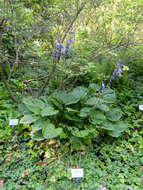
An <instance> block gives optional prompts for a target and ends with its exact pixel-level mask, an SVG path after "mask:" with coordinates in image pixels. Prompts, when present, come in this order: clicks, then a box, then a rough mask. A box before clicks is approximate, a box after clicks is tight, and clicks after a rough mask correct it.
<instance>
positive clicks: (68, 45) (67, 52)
mask: <svg viewBox="0 0 143 190" xmlns="http://www.w3.org/2000/svg"><path fill="white" fill-rule="evenodd" d="M74 34H75V33H74V32H72V33H71V36H70V38H69V39H68V41H67V44H66V48H65V58H68V57H69V48H70V44H71V43H73V41H74V40H73V37H74Z"/></svg>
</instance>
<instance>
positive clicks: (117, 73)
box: [110, 67, 123, 85]
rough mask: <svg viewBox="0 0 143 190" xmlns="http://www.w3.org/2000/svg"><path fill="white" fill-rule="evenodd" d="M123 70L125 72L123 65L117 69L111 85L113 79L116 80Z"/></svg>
mask: <svg viewBox="0 0 143 190" xmlns="http://www.w3.org/2000/svg"><path fill="white" fill-rule="evenodd" d="M122 72H123V70H122V69H121V67H119V68H117V69H115V71H114V73H113V76H112V78H111V79H110V85H112V82H113V80H115V79H116V78H117V77H118V76H119V75H120V74H121V73H122Z"/></svg>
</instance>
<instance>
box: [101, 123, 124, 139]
mask: <svg viewBox="0 0 143 190" xmlns="http://www.w3.org/2000/svg"><path fill="white" fill-rule="evenodd" d="M103 128H104V129H106V130H107V131H108V134H109V135H110V136H112V137H119V136H120V135H121V133H122V132H123V131H124V130H125V129H126V128H127V125H126V124H125V123H124V122H123V121H116V122H111V121H107V122H105V123H104V124H103Z"/></svg>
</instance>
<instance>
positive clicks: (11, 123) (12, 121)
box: [9, 119, 19, 126]
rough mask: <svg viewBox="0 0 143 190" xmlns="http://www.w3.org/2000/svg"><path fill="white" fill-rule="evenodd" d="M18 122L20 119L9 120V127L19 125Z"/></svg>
mask: <svg viewBox="0 0 143 190" xmlns="http://www.w3.org/2000/svg"><path fill="white" fill-rule="evenodd" d="M18 121H19V120H18V119H10V120H9V125H10V126H14V125H17V124H18Z"/></svg>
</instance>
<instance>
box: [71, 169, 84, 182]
mask: <svg viewBox="0 0 143 190" xmlns="http://www.w3.org/2000/svg"><path fill="white" fill-rule="evenodd" d="M70 170H71V177H72V178H74V179H81V178H83V176H84V171H83V169H82V168H74V169H73V168H71V169H70Z"/></svg>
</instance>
